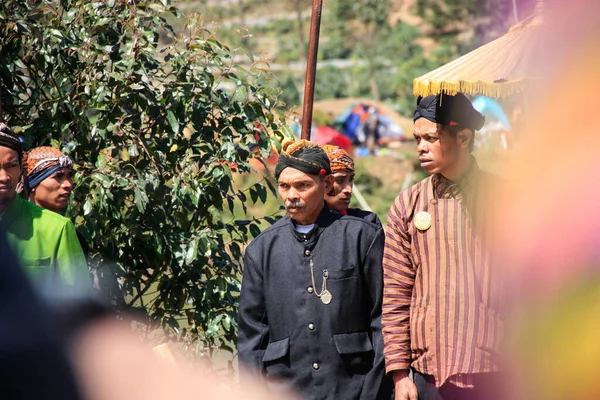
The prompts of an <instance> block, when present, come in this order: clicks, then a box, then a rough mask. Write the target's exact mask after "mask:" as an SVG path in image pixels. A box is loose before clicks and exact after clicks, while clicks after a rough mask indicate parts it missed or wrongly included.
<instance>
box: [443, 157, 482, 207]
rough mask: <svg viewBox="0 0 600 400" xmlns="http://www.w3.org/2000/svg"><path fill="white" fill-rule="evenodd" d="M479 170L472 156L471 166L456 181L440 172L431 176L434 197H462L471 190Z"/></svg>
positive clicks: (475, 182)
mask: <svg viewBox="0 0 600 400" xmlns="http://www.w3.org/2000/svg"><path fill="white" fill-rule="evenodd" d="M480 172H481V170H480V169H479V165H477V161H476V160H475V158H474V157H471V167H470V168H469V170H468V171H467V173H466V174H464V175H463V177H462V178H460V179H459V180H458V182H453V181H451V180H450V179H447V178H446V177H445V176H443V175H441V174H434V175H433V177H432V182H433V192H434V195H435V197H436V198H438V199H442V198H462V196H463V195H468V194H469V193H471V192H472V191H473V189H474V188H475V186H476V184H477V180H478V178H479V175H480Z"/></svg>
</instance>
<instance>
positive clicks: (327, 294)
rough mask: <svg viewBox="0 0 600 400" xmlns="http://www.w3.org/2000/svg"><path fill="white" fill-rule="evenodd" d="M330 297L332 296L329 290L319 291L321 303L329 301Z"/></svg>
mask: <svg viewBox="0 0 600 400" xmlns="http://www.w3.org/2000/svg"><path fill="white" fill-rule="evenodd" d="M332 298H333V296H332V295H331V293H330V292H329V290H324V291H323V293H321V301H322V302H323V304H329V303H331V299H332Z"/></svg>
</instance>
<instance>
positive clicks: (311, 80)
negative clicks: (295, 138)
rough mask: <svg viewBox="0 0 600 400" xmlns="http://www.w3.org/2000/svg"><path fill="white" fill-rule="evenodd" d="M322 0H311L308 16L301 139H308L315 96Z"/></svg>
mask: <svg viewBox="0 0 600 400" xmlns="http://www.w3.org/2000/svg"><path fill="white" fill-rule="evenodd" d="M322 10H323V0H313V6H312V13H311V16H310V36H309V38H308V57H307V58H306V80H305V81H304V105H303V107H302V135H301V137H302V139H306V140H310V139H311V138H310V129H311V126H312V115H313V103H314V98H315V76H316V74H317V53H318V52H319V33H320V30H321V13H322Z"/></svg>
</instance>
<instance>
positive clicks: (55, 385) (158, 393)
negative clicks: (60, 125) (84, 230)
mask: <svg viewBox="0 0 600 400" xmlns="http://www.w3.org/2000/svg"><path fill="white" fill-rule="evenodd" d="M0 260H2V268H0V391H1V393H2V396H1V397H2V398H3V399H19V400H38V399H60V400H84V399H87V400H121V399H123V400H125V399H127V400H131V399H133V400H135V399H140V400H162V399H168V398H177V399H182V400H185V399H190V400H191V399H207V400H213V399H221V400H230V399H231V400H234V399H235V400H238V399H249V400H263V399H273V400H279V399H283V400H285V399H291V398H292V397H291V396H290V397H288V396H287V395H282V394H279V395H278V396H277V397H270V396H269V394H268V393H266V392H265V391H263V390H261V389H260V388H258V387H257V386H254V385H250V386H248V385H247V384H246V385H245V386H244V387H243V388H242V387H239V386H236V385H235V384H234V383H233V382H231V381H227V380H224V379H220V378H218V377H214V376H212V375H211V373H210V371H204V370H201V369H199V368H192V366H188V365H181V366H177V365H174V364H172V363H169V362H167V361H164V360H163V359H161V358H159V357H157V356H156V355H155V354H154V353H153V352H152V351H151V349H150V347H146V346H143V345H142V344H141V343H140V340H139V338H137V337H136V336H135V335H134V334H133V333H132V332H131V330H130V329H129V327H128V326H127V324H125V323H123V322H115V321H114V320H113V317H112V316H110V315H109V314H108V312H107V311H106V310H105V309H104V308H102V307H101V306H99V305H97V304H96V303H94V302H93V300H90V299H85V298H76V297H72V298H64V297H63V298H60V299H50V300H51V302H50V304H51V306H50V307H49V306H47V304H46V303H45V302H42V300H40V297H39V296H38V294H37V293H36V292H35V290H34V289H33V288H32V286H31V284H30V283H29V281H28V280H27V279H26V277H25V275H24V274H23V272H22V270H21V269H20V268H19V266H18V264H17V260H16V259H15V258H14V256H13V254H12V252H11V251H10V249H9V247H8V245H7V243H6V241H5V238H4V232H0Z"/></svg>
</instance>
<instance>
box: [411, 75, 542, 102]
mask: <svg viewBox="0 0 600 400" xmlns="http://www.w3.org/2000/svg"><path fill="white" fill-rule="evenodd" d="M533 82H534V80H533V79H531V78H523V79H518V80H513V81H508V82H486V81H465V80H460V81H457V82H435V81H434V82H432V81H420V80H419V79H418V78H417V79H415V80H414V81H413V93H414V95H415V96H423V97H427V96H434V95H437V94H440V93H443V94H448V95H452V96H453V95H456V94H457V93H459V92H460V93H464V94H466V95H470V96H473V95H483V96H487V97H496V98H498V97H507V96H510V95H513V94H517V93H522V92H524V91H525V90H526V89H527V88H528V87H529V86H530V85H531V84H532V83H533Z"/></svg>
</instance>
